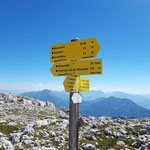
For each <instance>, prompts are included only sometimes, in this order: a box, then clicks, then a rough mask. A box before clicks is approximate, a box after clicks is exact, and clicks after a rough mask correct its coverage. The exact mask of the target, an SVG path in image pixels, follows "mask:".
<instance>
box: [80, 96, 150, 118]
mask: <svg viewBox="0 0 150 150" xmlns="http://www.w3.org/2000/svg"><path fill="white" fill-rule="evenodd" d="M80 113H81V114H83V115H84V116H88V115H89V114H90V115H91V116H96V117H99V116H109V117H123V118H126V117H127V118H144V117H150V110H148V109H146V108H143V107H141V106H139V105H138V104H136V103H134V102H133V101H131V100H129V99H121V98H116V97H109V98H103V99H102V98H101V99H97V100H95V101H92V102H91V101H90V102H87V101H84V102H83V103H81V104H80Z"/></svg>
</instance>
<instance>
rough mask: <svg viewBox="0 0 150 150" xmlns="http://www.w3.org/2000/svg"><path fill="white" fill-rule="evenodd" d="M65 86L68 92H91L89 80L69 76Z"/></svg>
mask: <svg viewBox="0 0 150 150" xmlns="http://www.w3.org/2000/svg"><path fill="white" fill-rule="evenodd" d="M63 85H64V88H65V91H66V92H89V79H85V78H80V77H75V76H67V77H66V79H65V81H64V83H63Z"/></svg>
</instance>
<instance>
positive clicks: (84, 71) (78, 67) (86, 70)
mask: <svg viewBox="0 0 150 150" xmlns="http://www.w3.org/2000/svg"><path fill="white" fill-rule="evenodd" d="M51 72H52V74H53V75H54V76H68V75H94V74H102V59H91V60H84V61H73V62H62V63H55V64H54V65H53V66H52V68H51Z"/></svg>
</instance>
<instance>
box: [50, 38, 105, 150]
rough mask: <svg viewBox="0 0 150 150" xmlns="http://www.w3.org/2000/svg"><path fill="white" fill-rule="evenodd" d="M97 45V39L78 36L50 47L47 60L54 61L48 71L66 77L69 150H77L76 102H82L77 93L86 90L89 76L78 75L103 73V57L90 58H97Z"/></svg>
mask: <svg viewBox="0 0 150 150" xmlns="http://www.w3.org/2000/svg"><path fill="white" fill-rule="evenodd" d="M100 48H101V46H100V44H99V43H98V41H97V40H96V38H90V39H85V40H79V39H78V38H77V37H75V38H74V39H72V40H71V42H69V43H63V44H58V45H52V46H51V52H50V54H51V56H50V62H51V63H54V64H53V66H52V68H51V69H50V71H51V73H52V74H53V76H67V77H66V79H65V80H64V83H63V85H64V88H65V91H66V92H70V105H69V150H77V149H78V129H79V127H78V125H79V103H81V102H82V96H81V93H79V92H89V79H85V78H80V75H96V74H102V59H91V58H96V56H97V54H98V52H99V50H100ZM81 59H90V60H81ZM80 60H81V61H80Z"/></svg>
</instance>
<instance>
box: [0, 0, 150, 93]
mask: <svg viewBox="0 0 150 150" xmlns="http://www.w3.org/2000/svg"><path fill="white" fill-rule="evenodd" d="M75 36H77V37H78V38H79V39H80V40H83V39H88V38H96V39H97V40H98V42H99V43H100V45H101V49H100V51H99V53H98V55H97V57H96V58H102V59H103V74H102V75H85V76H81V77H83V78H88V79H90V90H102V91H104V92H108V91H123V92H128V93H136V94H144V93H147V94H150V1H149V0H76V1H73V0H55V1H54V0H13V1H12V0H0V90H27V91H28V90H42V89H51V90H64V87H63V81H64V80H65V77H54V76H53V75H52V73H51V72H50V68H51V67H52V65H53V64H52V63H50V46H51V45H55V44H61V43H67V42H70V41H71V39H73V38H74V37H75Z"/></svg>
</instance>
